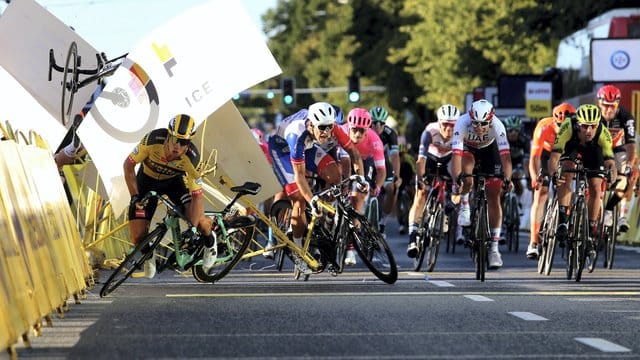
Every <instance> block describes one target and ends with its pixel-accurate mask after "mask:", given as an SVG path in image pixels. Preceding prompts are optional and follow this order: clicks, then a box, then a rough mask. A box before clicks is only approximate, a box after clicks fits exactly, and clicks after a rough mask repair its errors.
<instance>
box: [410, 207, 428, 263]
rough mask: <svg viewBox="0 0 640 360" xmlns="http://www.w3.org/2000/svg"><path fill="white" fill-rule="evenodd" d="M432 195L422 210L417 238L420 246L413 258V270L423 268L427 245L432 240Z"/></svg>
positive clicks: (417, 243)
mask: <svg viewBox="0 0 640 360" xmlns="http://www.w3.org/2000/svg"><path fill="white" fill-rule="evenodd" d="M430 203H432V200H431V197H429V198H428V199H427V202H426V203H425V206H424V209H423V211H422V218H421V219H420V227H419V228H418V237H417V239H416V245H417V246H418V253H417V254H416V257H415V258H414V259H413V271H420V268H422V262H423V261H424V258H425V255H426V253H427V245H428V244H429V241H430V240H431V231H430V229H429V222H430V220H429V219H430V216H431V207H432V206H431V205H430Z"/></svg>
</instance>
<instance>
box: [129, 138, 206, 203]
mask: <svg viewBox="0 0 640 360" xmlns="http://www.w3.org/2000/svg"><path fill="white" fill-rule="evenodd" d="M168 134H169V131H168V130H167V129H156V130H153V131H151V132H149V133H148V134H147V135H145V136H144V137H143V138H142V140H141V141H140V143H139V144H138V145H137V146H136V147H135V148H134V149H133V151H132V152H131V154H129V161H131V162H133V163H135V164H138V163H142V171H143V172H144V174H145V175H147V176H149V177H151V178H153V179H157V180H167V179H171V178H174V177H176V176H183V177H184V182H185V185H186V186H187V188H188V189H189V190H191V192H192V193H199V192H202V179H201V178H200V170H199V168H198V166H199V164H200V153H199V152H198V149H197V148H196V147H195V145H193V144H192V143H191V142H189V144H188V145H187V151H186V152H185V154H184V155H182V156H181V157H180V158H178V159H176V160H173V161H167V159H166V157H165V153H164V142H165V140H166V139H167V136H168Z"/></svg>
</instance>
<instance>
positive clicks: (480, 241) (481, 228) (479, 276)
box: [473, 200, 491, 282]
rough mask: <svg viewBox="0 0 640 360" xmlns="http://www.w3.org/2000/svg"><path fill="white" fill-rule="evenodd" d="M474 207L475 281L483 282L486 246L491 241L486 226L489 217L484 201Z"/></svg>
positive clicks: (486, 260)
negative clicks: (475, 208)
mask: <svg viewBox="0 0 640 360" xmlns="http://www.w3.org/2000/svg"><path fill="white" fill-rule="evenodd" d="M476 206H477V210H476V216H474V217H473V218H474V219H475V220H476V226H475V230H476V231H475V234H474V237H475V239H474V241H475V243H476V244H477V245H476V246H477V257H476V280H480V281H481V282H484V280H485V275H486V272H487V262H488V259H487V253H488V249H487V246H488V243H489V241H490V240H491V236H490V235H489V226H488V224H487V221H488V217H489V215H488V212H487V203H486V201H485V200H482V201H480V204H476ZM479 216H481V218H478V217H479Z"/></svg>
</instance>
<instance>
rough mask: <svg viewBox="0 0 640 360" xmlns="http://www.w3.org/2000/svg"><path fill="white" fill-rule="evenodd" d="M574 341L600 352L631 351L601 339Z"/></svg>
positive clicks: (579, 339) (577, 339)
mask: <svg viewBox="0 0 640 360" xmlns="http://www.w3.org/2000/svg"><path fill="white" fill-rule="evenodd" d="M575 340H576V341H578V342H581V343H583V344H585V345H588V346H591V347H592V348H596V349H598V350H600V351H602V352H630V351H631V349H628V348H626V347H624V346H621V345H618V344H615V343H612V342H611V341H607V340H605V339H601V338H575Z"/></svg>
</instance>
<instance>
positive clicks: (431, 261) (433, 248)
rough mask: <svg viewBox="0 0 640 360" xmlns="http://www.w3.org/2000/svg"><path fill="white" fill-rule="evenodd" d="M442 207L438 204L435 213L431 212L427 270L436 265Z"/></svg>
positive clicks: (441, 228) (441, 229) (442, 227)
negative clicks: (431, 220)
mask: <svg viewBox="0 0 640 360" xmlns="http://www.w3.org/2000/svg"><path fill="white" fill-rule="evenodd" d="M445 216H446V215H445V214H444V209H443V208H442V205H441V204H438V206H437V208H436V211H435V213H434V214H433V219H434V222H433V227H432V228H431V231H430V241H429V246H427V251H426V253H427V256H426V257H427V271H428V272H432V271H433V270H434V269H435V267H436V261H437V260H438V251H439V249H440V239H441V238H442V236H443V235H444V232H443V230H444V217H445Z"/></svg>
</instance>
